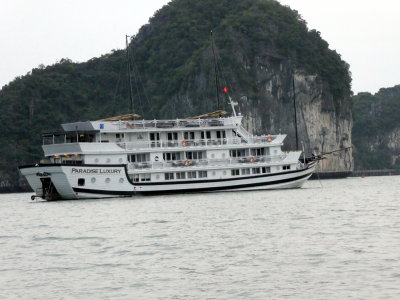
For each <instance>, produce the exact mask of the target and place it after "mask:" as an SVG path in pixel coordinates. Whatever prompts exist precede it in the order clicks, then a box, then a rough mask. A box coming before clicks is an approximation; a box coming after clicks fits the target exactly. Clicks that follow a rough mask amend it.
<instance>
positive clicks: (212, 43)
mask: <svg viewBox="0 0 400 300" xmlns="http://www.w3.org/2000/svg"><path fill="white" fill-rule="evenodd" d="M211 46H212V52H213V57H214V71H215V92H216V94H217V109H218V110H219V79H218V67H217V58H216V56H215V42H214V35H213V31H212V30H211Z"/></svg>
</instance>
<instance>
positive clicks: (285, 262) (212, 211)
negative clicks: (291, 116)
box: [0, 176, 400, 299]
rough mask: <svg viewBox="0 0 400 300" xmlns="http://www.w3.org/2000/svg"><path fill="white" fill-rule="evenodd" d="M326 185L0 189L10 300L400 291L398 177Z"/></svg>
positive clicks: (383, 295)
mask: <svg viewBox="0 0 400 300" xmlns="http://www.w3.org/2000/svg"><path fill="white" fill-rule="evenodd" d="M322 185H323V188H321V185H320V183H319V182H318V181H309V182H308V183H307V184H306V186H305V188H304V189H301V190H287V191H254V192H240V193H237V192H235V193H214V194H191V195H174V196H157V197H138V198H135V199H134V200H132V199H127V198H125V199H110V200H89V201H88V200H86V201H62V202H31V201H30V200H29V199H30V197H29V196H30V194H9V195H4V194H3V195H0V199H1V200H0V214H1V217H0V287H1V288H0V299H400V201H399V200H400V197H399V191H400V176H392V177H370V178H364V179H361V178H350V179H344V180H326V181H322Z"/></svg>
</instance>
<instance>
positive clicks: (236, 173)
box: [231, 169, 240, 176]
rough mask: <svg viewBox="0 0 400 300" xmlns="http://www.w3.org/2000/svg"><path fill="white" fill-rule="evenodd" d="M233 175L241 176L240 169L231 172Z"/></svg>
mask: <svg viewBox="0 0 400 300" xmlns="http://www.w3.org/2000/svg"><path fill="white" fill-rule="evenodd" d="M231 175H232V176H239V175H240V170H239V169H234V170H231Z"/></svg>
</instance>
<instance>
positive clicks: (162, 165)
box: [128, 154, 287, 170]
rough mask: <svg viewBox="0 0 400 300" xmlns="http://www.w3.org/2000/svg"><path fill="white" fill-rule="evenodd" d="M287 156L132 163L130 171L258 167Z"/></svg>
mask: <svg viewBox="0 0 400 300" xmlns="http://www.w3.org/2000/svg"><path fill="white" fill-rule="evenodd" d="M286 156H287V155H285V154H282V155H269V156H248V157H238V158H229V159H186V160H174V161H162V162H140V163H130V164H129V165H128V167H129V169H133V170H146V169H152V170H154V169H171V168H187V167H204V166H213V167H215V166H225V167H226V166H230V165H235V166H238V167H239V166H240V165H245V164H247V165H250V166H247V167H252V166H257V164H260V163H279V162H282V161H283V160H284V159H285V158H286Z"/></svg>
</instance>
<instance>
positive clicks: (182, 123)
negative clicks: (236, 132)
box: [113, 118, 237, 129]
mask: <svg viewBox="0 0 400 300" xmlns="http://www.w3.org/2000/svg"><path fill="white" fill-rule="evenodd" d="M236 123H237V118H213V119H194V120H181V119H177V120H142V121H119V122H115V123H113V125H114V126H115V125H116V126H118V129H148V128H160V129H163V128H191V127H192V128H196V127H220V126H236Z"/></svg>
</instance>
